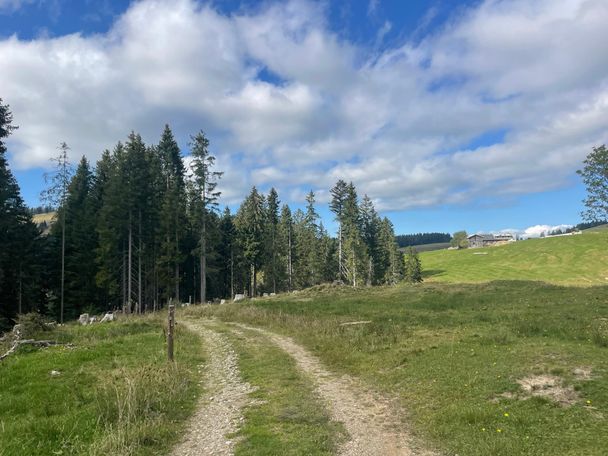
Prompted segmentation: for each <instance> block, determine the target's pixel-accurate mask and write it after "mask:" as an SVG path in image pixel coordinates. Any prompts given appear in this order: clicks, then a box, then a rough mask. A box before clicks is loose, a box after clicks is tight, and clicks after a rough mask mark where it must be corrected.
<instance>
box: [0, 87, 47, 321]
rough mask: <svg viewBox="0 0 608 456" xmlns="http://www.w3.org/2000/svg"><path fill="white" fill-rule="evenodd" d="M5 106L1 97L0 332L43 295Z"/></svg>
mask: <svg viewBox="0 0 608 456" xmlns="http://www.w3.org/2000/svg"><path fill="white" fill-rule="evenodd" d="M12 121H13V116H12V113H11V111H10V108H9V106H8V105H5V104H3V103H2V99H1V98H0V303H2V305H0V331H2V330H3V329H8V327H9V326H10V324H9V323H10V319H12V317H14V315H15V314H16V313H21V312H23V311H24V310H25V308H26V306H27V307H28V308H29V309H33V308H34V306H36V305H37V304H38V303H37V302H36V298H38V297H40V295H41V294H42V293H41V292H40V288H41V286H42V284H41V282H40V281H39V280H38V275H39V274H38V269H39V268H38V264H37V263H38V261H39V259H38V257H37V256H36V252H39V251H41V247H42V245H41V243H40V240H39V236H38V229H37V228H36V226H35V225H34V223H33V222H32V220H31V217H30V214H29V212H28V210H27V208H26V206H25V204H24V202H23V199H22V198H21V193H20V190H19V186H18V185H17V181H16V180H15V177H14V176H13V174H12V172H11V170H10V169H9V166H8V161H7V159H6V152H7V148H6V144H5V142H4V140H5V138H7V137H8V136H9V135H10V134H11V133H12V132H13V131H15V130H16V129H17V127H16V126H14V125H13V124H12Z"/></svg>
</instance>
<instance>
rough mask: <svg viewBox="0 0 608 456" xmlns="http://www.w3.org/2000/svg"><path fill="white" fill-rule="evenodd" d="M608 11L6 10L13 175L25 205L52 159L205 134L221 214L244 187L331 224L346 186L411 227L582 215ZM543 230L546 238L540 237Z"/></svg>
mask: <svg viewBox="0 0 608 456" xmlns="http://www.w3.org/2000/svg"><path fill="white" fill-rule="evenodd" d="M606 23H608V3H607V2H605V1H603V0H562V1H554V0H539V1H535V2H529V1H525V0H486V1H471V2H465V1H454V0H436V1H428V0H424V1H423V0H410V1H382V0H371V1H353V2H331V1H325V2H316V1H307V0H292V1H286V2H273V1H265V2H255V1H236V0H234V1H233V0H230V1H224V2H221V1H216V2H197V1H195V0H176V1H169V0H142V1H140V2H134V3H131V2H128V1H110V0H107V1H93V0H88V1H68V0H65V1H62V0H0V62H2V70H1V71H0V97H1V98H2V99H3V100H4V102H5V103H8V104H10V106H11V109H12V111H13V114H14V118H15V123H16V124H18V125H19V126H20V129H19V130H17V131H16V132H15V134H14V135H13V136H12V137H11V138H10V141H9V161H10V164H11V167H12V170H13V172H14V173H15V175H16V177H17V179H18V181H19V184H20V186H21V188H22V194H23V196H24V198H25V200H26V201H27V203H28V204H30V205H37V204H38V195H39V192H40V190H41V189H42V187H43V185H44V182H43V178H42V175H43V174H44V172H45V168H46V167H47V166H48V163H49V158H50V156H52V155H53V154H55V153H56V146H57V145H58V144H59V142H61V141H66V142H67V143H68V144H69V145H70V146H71V148H72V154H73V156H72V159H73V160H74V161H76V160H77V159H78V158H79V156H81V155H86V156H87V157H88V158H89V159H91V160H92V161H95V160H96V159H97V158H98V157H99V156H100V154H101V151H102V150H103V149H105V148H111V147H112V146H113V145H114V144H115V143H116V142H117V141H118V140H122V139H124V138H125V137H126V135H127V134H128V133H129V132H130V131H131V130H132V129H133V130H136V131H138V132H141V133H142V135H143V137H144V139H145V140H146V141H147V142H149V143H153V142H156V141H157V140H158V137H159V135H160V132H161V131H162V127H163V125H164V124H165V123H169V124H170V125H171V126H172V128H173V130H174V132H175V134H176V137H177V139H178V141H179V142H180V145H181V146H182V147H183V150H184V152H185V153H187V143H188V137H189V135H190V134H193V133H195V132H196V131H198V130H200V129H204V130H205V132H206V133H207V134H208V136H209V137H210V139H211V143H212V150H213V152H214V153H215V154H216V156H217V157H218V167H219V168H221V169H222V170H223V171H225V178H224V180H223V182H222V184H221V186H222V191H223V195H224V203H225V204H228V205H230V206H231V207H235V205H237V204H238V201H239V200H240V199H241V198H242V197H243V196H244V195H245V194H246V193H247V192H248V190H249V188H250V187H251V185H257V186H258V187H259V188H261V189H262V190H268V189H269V188H270V186H273V185H274V186H275V187H277V188H278V190H279V194H280V196H281V199H282V200H283V201H284V202H288V203H290V204H291V205H293V206H299V205H301V204H302V202H303V199H304V195H305V194H306V192H307V191H308V190H309V189H313V190H314V191H315V192H316V193H317V196H318V200H319V205H320V213H321V214H322V215H323V216H324V217H325V219H326V220H325V222H326V225H328V226H329V227H330V228H331V227H332V226H333V225H332V223H331V222H330V218H331V217H330V214H329V213H328V211H327V210H326V209H325V206H326V202H327V198H328V190H329V188H330V187H331V186H332V185H333V183H334V182H335V181H336V180H337V179H338V178H343V179H345V180H352V181H353V182H354V183H355V184H356V186H357V188H358V189H359V192H360V194H363V193H367V194H368V195H369V196H370V197H371V198H372V199H373V200H374V202H375V203H376V206H377V207H378V208H379V209H380V210H381V212H382V213H383V214H386V215H388V216H389V217H390V218H391V220H393V222H394V224H395V227H396V231H397V232H399V233H407V232H418V231H449V232H453V231H456V230H459V229H466V230H468V231H470V232H477V231H498V230H503V229H513V230H519V231H525V230H526V229H528V232H529V233H537V232H538V231H539V228H538V227H537V225H547V226H551V227H552V226H558V225H561V224H575V223H577V222H579V221H580V216H579V213H580V211H581V200H582V199H583V197H584V188H582V186H581V184H580V182H579V180H578V179H577V177H576V175H575V170H576V169H577V168H579V167H580V166H581V162H582V160H583V159H584V157H585V155H586V154H587V153H589V152H590V150H591V147H592V146H593V145H599V144H602V143H605V142H607V140H608V138H607V136H608V134H607V130H606V121H605V119H607V118H608V53H606V52H605V49H604V43H606V42H608V28H606V27H605V24H606ZM535 226H536V227H535Z"/></svg>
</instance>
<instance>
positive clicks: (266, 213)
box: [0, 100, 417, 323]
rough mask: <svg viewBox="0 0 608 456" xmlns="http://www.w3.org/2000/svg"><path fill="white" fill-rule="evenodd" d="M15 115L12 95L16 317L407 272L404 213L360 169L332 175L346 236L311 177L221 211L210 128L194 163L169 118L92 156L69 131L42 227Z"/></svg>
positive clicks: (5, 306) (2, 174)
mask: <svg viewBox="0 0 608 456" xmlns="http://www.w3.org/2000/svg"><path fill="white" fill-rule="evenodd" d="M11 121H12V118H11V114H10V111H9V109H8V106H6V105H2V103H1V100H0V179H1V180H0V211H1V212H0V230H1V231H0V234H1V237H0V300H1V301H0V302H1V304H2V305H1V307H0V315H1V317H2V318H4V321H5V323H6V321H7V319H11V318H13V317H14V316H15V315H16V314H18V313H22V312H26V311H31V310H38V311H42V312H46V313H48V314H50V315H52V316H54V317H56V318H57V319H63V318H65V319H71V318H75V317H77V316H78V315H79V314H80V313H82V312H84V311H90V312H98V311H103V310H108V309H121V310H122V311H124V312H126V313H141V312H145V311H150V310H154V309H159V308H160V307H162V306H164V305H165V304H166V303H167V302H168V301H169V300H171V299H172V300H177V301H192V302H201V301H202V302H206V301H209V300H213V299H219V298H232V297H233V296H234V295H235V294H236V293H244V294H247V295H249V296H258V295H260V294H261V293H277V292H282V291H291V290H296V289H301V288H304V287H310V286H313V285H317V284H321V283H324V282H334V281H338V282H341V283H345V284H349V285H352V286H364V285H365V286H371V285H381V284H394V283H396V282H398V281H400V280H402V279H403V274H404V268H405V264H404V259H403V256H402V255H401V254H400V253H399V251H398V246H397V243H396V242H395V235H394V230H393V225H392V223H391V222H390V220H388V219H387V218H386V217H380V216H379V215H378V213H377V212H376V210H375V208H374V205H373V203H372V201H371V199H370V198H369V197H368V196H367V195H365V196H363V198H359V196H358V194H357V191H356V188H355V186H354V185H353V183H352V182H351V183H347V182H345V181H342V180H339V181H338V182H337V183H336V185H335V186H334V187H333V188H332V189H331V202H330V208H331V210H332V211H333V213H334V215H335V219H336V221H337V223H338V226H339V231H338V235H337V236H336V237H332V236H330V235H329V233H328V232H327V230H326V228H325V227H324V226H323V223H322V221H321V219H320V217H319V215H318V213H317V210H316V201H315V194H314V193H313V192H312V191H311V192H310V193H309V194H308V195H307V197H306V205H305V207H304V208H303V209H296V210H295V211H294V210H292V209H291V208H290V207H289V206H288V205H287V204H281V201H280V199H279V195H278V193H277V191H276V190H275V189H274V188H273V189H270V191H269V192H268V193H267V194H264V193H262V192H260V191H259V190H258V189H257V188H256V187H253V188H252V189H251V191H250V192H249V194H248V196H247V197H246V198H245V200H244V201H243V202H242V203H241V205H240V207H239V208H238V210H237V211H236V213H235V214H233V213H231V212H230V210H229V209H228V208H225V209H224V210H223V211H220V210H219V198H220V196H221V195H220V192H219V191H217V188H216V185H217V183H218V180H219V179H221V177H222V173H221V172H219V171H217V170H216V169H215V157H214V156H213V155H212V154H211V153H210V151H209V141H208V139H207V138H206V136H205V134H204V133H203V132H202V131H201V132H199V133H197V134H196V135H194V136H193V137H192V138H191V143H190V150H191V152H192V165H191V170H190V171H189V170H187V169H185V167H184V162H183V160H182V156H181V151H180V148H179V146H178V144H177V142H176V140H175V138H174V136H173V133H172V131H171V129H170V128H169V126H166V127H165V129H164V131H163V132H162V135H161V137H160V140H159V142H158V143H157V144H153V145H146V144H144V142H143V141H142V138H141V136H140V135H138V134H137V133H134V132H133V133H131V134H130V135H129V136H128V138H127V140H126V142H124V143H122V142H119V143H117V144H116V146H115V147H114V148H113V150H111V151H110V150H106V151H104V152H103V153H102V155H101V158H100V160H99V161H98V162H97V164H96V166H95V167H92V166H91V165H90V164H89V162H88V161H87V159H86V158H84V157H83V158H82V159H81V160H80V162H79V163H78V165H77V166H76V167H75V169H72V166H71V164H70V163H68V162H67V161H66V150H67V145H65V144H62V146H61V147H60V153H59V155H58V157H57V159H55V163H56V165H57V166H56V169H55V171H54V172H53V173H52V176H51V179H50V180H49V187H48V189H47V191H46V192H45V196H47V197H48V198H47V200H48V201H52V202H53V207H52V208H54V209H56V211H57V214H56V217H55V220H56V222H55V223H54V224H53V225H52V226H51V229H50V233H49V234H48V236H42V235H41V234H40V231H39V229H38V228H37V227H36V226H35V225H34V224H33V223H32V221H31V213H32V212H31V211H30V210H28V209H27V208H26V206H25V204H24V203H23V200H22V199H21V196H20V194H19V188H18V186H17V183H16V181H15V179H14V177H13V176H12V174H11V172H10V170H9V169H8V165H7V162H6V158H5V153H6V147H5V145H4V143H3V142H2V140H3V138H6V137H7V136H8V135H9V134H10V133H11V131H12V130H13V129H14V128H15V127H13V126H12V124H11ZM45 209H51V208H50V207H46V208H45ZM410 269H411V267H410ZM416 281H417V279H416Z"/></svg>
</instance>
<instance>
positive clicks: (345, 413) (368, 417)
mask: <svg viewBox="0 0 608 456" xmlns="http://www.w3.org/2000/svg"><path fill="white" fill-rule="evenodd" d="M234 324H235V326H237V327H239V328H242V329H246V330H250V331H256V332H258V333H261V334H263V335H265V336H266V337H268V338H269V339H270V340H271V341H272V342H273V343H275V344H276V345H277V346H279V347H280V348H281V349H283V350H284V351H285V352H287V353H288V354H289V355H290V356H291V357H292V358H293V359H294V360H295V361H296V364H297V365H298V367H299V369H300V370H301V371H303V372H304V373H306V374H307V375H308V376H310V377H311V378H312V379H313V381H314V384H315V385H316V389H317V392H318V393H319V395H320V396H321V397H322V398H323V399H324V401H325V402H326V403H327V404H328V405H329V410H330V413H331V415H332V418H333V419H334V420H336V421H340V422H342V423H343V424H344V427H345V428H346V430H347V432H348V434H349V435H350V440H349V441H347V442H346V443H344V444H343V445H342V446H341V447H340V449H339V454H340V455H342V456H377V455H383V456H414V455H420V456H423V455H424V456H431V455H433V454H434V453H432V452H430V451H428V450H424V449H421V448H419V447H418V446H416V445H415V444H414V442H413V441H412V438H411V435H410V433H409V430H408V429H407V426H406V425H404V424H403V422H402V421H401V420H400V419H399V417H398V415H397V414H396V413H395V407H394V406H392V404H391V403H390V401H389V400H388V399H387V398H385V397H382V396H380V395H379V394H377V393H374V392H372V391H370V390H369V389H367V388H365V387H363V386H361V385H360V384H358V383H357V382H356V381H355V380H354V379H353V378H352V377H350V376H348V375H343V376H340V377H338V376H336V375H335V374H333V373H331V372H329V371H328V370H327V369H325V367H324V366H323V364H322V363H321V361H320V360H319V359H318V358H317V357H316V356H314V355H312V354H311V353H310V352H309V351H308V350H306V349H305V348H304V347H302V346H300V345H298V344H296V343H295V342H294V341H293V340H292V339H291V338H289V337H285V336H281V335H278V334H275V333H272V332H270V331H267V330H265V329H261V328H255V327H251V326H247V325H243V324H238V323H234Z"/></svg>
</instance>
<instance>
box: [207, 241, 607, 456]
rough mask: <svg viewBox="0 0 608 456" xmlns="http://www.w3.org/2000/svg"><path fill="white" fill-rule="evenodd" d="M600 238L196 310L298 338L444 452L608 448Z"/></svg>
mask: <svg viewBox="0 0 608 456" xmlns="http://www.w3.org/2000/svg"><path fill="white" fill-rule="evenodd" d="M607 241H608V233H606V232H605V231H601V232H598V233H585V234H582V235H577V236H564V237H556V238H549V239H539V240H530V241H523V242H518V243H513V244H509V245H506V246H501V247H493V248H487V249H478V250H472V249H471V250H463V251H436V252H428V253H424V254H422V255H421V258H422V264H423V268H424V269H425V271H426V281H425V283H423V284H420V285H405V284H401V285H398V286H396V287H384V288H368V289H357V290H353V289H351V288H348V287H332V286H319V287H315V288H312V289H309V290H306V291H303V292H297V293H292V294H290V295H281V296H277V297H274V298H266V299H261V300H255V301H250V302H247V303H236V304H229V305H224V306H211V307H206V308H203V309H201V310H200V312H202V313H203V314H204V315H206V316H213V317H216V318H219V319H222V320H225V321H239V322H244V323H248V324H252V325H256V326H261V327H267V328H269V329H271V330H273V331H276V332H279V333H282V334H285V335H289V336H292V337H294V339H295V340H296V341H297V342H299V343H301V344H302V345H304V346H306V347H307V348H308V349H310V350H311V351H312V352H313V353H314V354H316V355H317V356H319V357H320V358H321V359H322V361H323V362H324V363H325V364H326V365H327V366H328V367H329V368H330V369H332V370H334V371H337V372H339V373H346V374H350V375H353V376H356V377H359V378H361V379H363V380H364V381H365V382H366V383H367V384H368V385H370V386H371V387H373V388H376V389H377V390H379V391H382V392H383V393H384V394H386V395H389V396H390V397H393V398H394V400H395V402H396V403H398V404H400V405H401V406H402V409H403V410H404V412H403V413H404V416H406V417H407V418H408V419H409V421H410V423H411V425H412V428H413V432H414V435H415V436H416V438H417V439H418V441H420V442H423V443H424V444H425V445H426V446H427V447H429V448H431V449H434V450H436V451H438V452H439V453H440V454H446V455H457V454H458V455H478V456H487V455H504V456H507V455H547V456H549V455H555V454H560V455H597V456H599V455H605V454H606V448H608V433H606V432H605V429H606V422H607V421H606V419H607V416H608V287H606V286H601V284H603V283H604V281H605V280H606V279H605V276H608V266H607V262H606V259H608V254H607V253H608V242H607ZM476 252H480V253H481V252H483V253H487V255H475V253H476ZM604 271H606V272H604ZM475 282H478V283H475ZM581 285H584V286H581ZM355 321H359V322H363V323H360V324H356V325H344V323H349V322H355ZM366 322H367V323H366ZM526 388H527V389H526Z"/></svg>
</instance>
